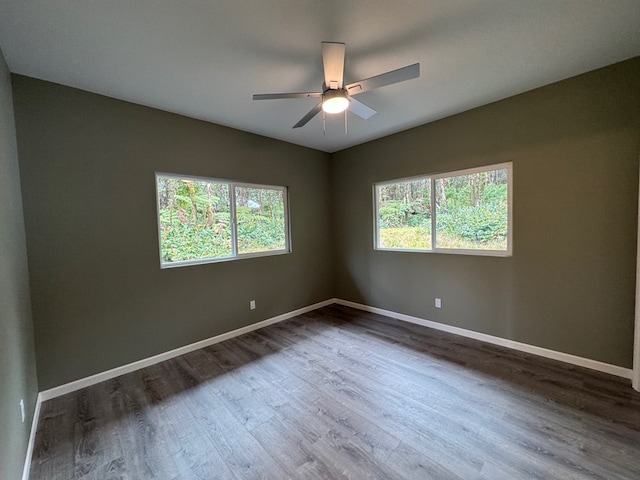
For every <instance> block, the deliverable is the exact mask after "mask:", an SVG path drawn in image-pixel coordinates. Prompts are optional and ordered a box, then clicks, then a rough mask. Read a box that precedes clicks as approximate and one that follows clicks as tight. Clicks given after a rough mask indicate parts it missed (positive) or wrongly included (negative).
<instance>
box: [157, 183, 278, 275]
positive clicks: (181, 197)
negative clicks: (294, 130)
mask: <svg viewBox="0 0 640 480" xmlns="http://www.w3.org/2000/svg"><path fill="white" fill-rule="evenodd" d="M156 194H157V200H158V234H159V240H160V265H161V267H162V268H167V267H177V266H182V265H194V264H199V263H211V262H216V261H222V260H230V259H234V258H245V257H255V256H261V255H275V254H281V253H288V252H289V225H288V223H289V222H288V214H287V210H288V205H287V189H286V188H285V187H274V186H268V185H250V184H241V183H234V182H230V181H226V180H217V179H212V178H201V177H187V176H182V175H170V174H164V173H156Z"/></svg>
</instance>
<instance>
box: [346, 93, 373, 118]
mask: <svg viewBox="0 0 640 480" xmlns="http://www.w3.org/2000/svg"><path fill="white" fill-rule="evenodd" d="M349 111H350V112H351V113H355V114H356V115H358V116H359V117H360V118H364V119H365V120H369V119H370V118H371V117H373V116H374V115H375V114H376V113H378V112H376V111H375V110H374V109H373V108H371V107H370V106H368V105H365V104H364V103H362V102H360V101H358V100H356V99H355V98H350V99H349Z"/></svg>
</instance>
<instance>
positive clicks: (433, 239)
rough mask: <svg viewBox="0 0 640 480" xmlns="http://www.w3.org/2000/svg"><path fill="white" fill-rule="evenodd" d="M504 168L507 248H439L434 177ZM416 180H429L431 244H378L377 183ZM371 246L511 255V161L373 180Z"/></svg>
mask: <svg viewBox="0 0 640 480" xmlns="http://www.w3.org/2000/svg"><path fill="white" fill-rule="evenodd" d="M505 169H506V170H507V208H508V212H507V215H508V217H507V249H506V250H488V249H487V250H482V249H462V248H440V247H437V242H436V206H435V205H436V199H435V196H436V192H435V181H436V180H438V179H440V178H449V177H458V176H463V175H472V174H474V173H481V172H488V171H491V170H505ZM416 180H429V181H430V188H431V192H430V193H431V248H430V249H426V248H392V247H381V246H380V228H379V223H378V220H379V211H378V187H379V186H383V185H393V184H395V183H404V182H412V181H416ZM373 229H374V234H373V248H374V250H381V251H388V252H414V253H416V252H421V253H448V254H457V255H480V256H490V257H510V256H512V255H513V162H505V163H497V164H493V165H486V166H481V167H474V168H467V169H463V170H454V171H449V172H441V173H437V174H432V175H418V176H414V177H405V178H399V179H394V180H386V181H384V182H377V183H374V184H373Z"/></svg>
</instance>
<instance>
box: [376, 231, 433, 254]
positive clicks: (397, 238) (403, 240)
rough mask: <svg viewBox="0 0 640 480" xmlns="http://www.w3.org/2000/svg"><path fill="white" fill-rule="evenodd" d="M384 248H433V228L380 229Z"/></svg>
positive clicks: (381, 243) (381, 242) (381, 244)
mask: <svg viewBox="0 0 640 480" xmlns="http://www.w3.org/2000/svg"><path fill="white" fill-rule="evenodd" d="M380 246H381V247H383V248H410V249H413V248H415V249H424V250H429V249H431V228H428V229H427V228H386V229H381V230H380Z"/></svg>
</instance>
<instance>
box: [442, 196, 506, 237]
mask: <svg viewBox="0 0 640 480" xmlns="http://www.w3.org/2000/svg"><path fill="white" fill-rule="evenodd" d="M436 222H437V226H436V232H438V234H440V233H441V232H442V233H445V234H447V235H449V236H451V237H461V238H464V239H467V240H471V241H474V242H477V243H486V242H489V241H495V240H505V239H506V237H507V210H506V205H504V204H502V203H497V202H495V203H482V204H480V205H477V206H462V207H458V208H453V209H449V210H448V211H446V212H443V213H440V212H438V214H437V215H436Z"/></svg>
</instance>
